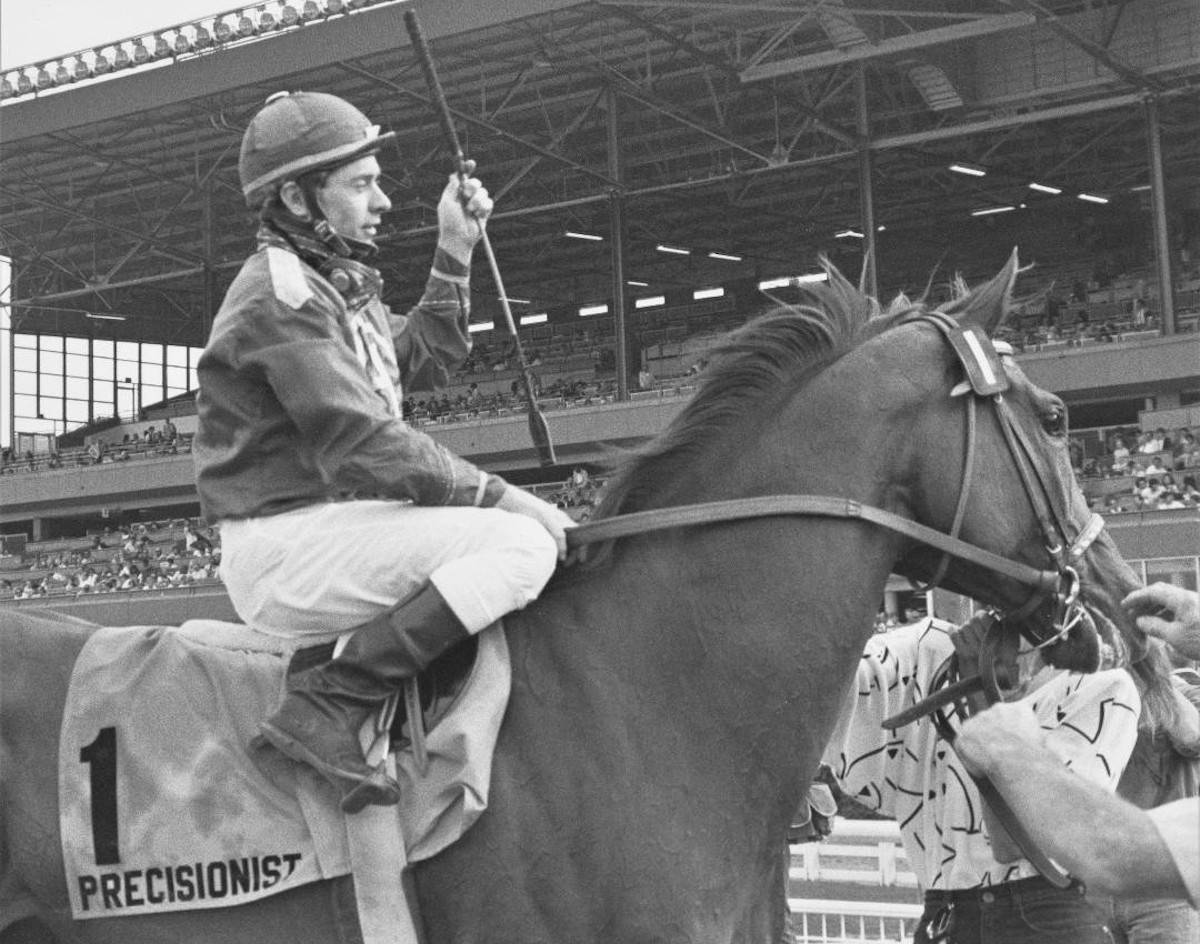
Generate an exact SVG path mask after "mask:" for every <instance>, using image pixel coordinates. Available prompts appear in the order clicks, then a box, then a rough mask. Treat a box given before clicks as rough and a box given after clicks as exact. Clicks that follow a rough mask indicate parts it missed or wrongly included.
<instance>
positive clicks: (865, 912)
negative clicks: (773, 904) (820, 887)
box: [788, 898, 922, 944]
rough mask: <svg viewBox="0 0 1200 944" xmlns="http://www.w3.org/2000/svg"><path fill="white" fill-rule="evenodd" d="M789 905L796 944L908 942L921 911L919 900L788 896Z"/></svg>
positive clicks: (900, 943)
mask: <svg viewBox="0 0 1200 944" xmlns="http://www.w3.org/2000/svg"><path fill="white" fill-rule="evenodd" d="M788 907H789V908H790V909H791V912H792V935H793V938H794V940H795V941H796V942H797V944H859V942H862V941H886V942H890V944H907V942H909V941H911V940H912V938H913V933H914V931H915V930H916V926H917V920H918V919H919V918H920V917H921V911H922V908H921V906H920V905H916V904H912V905H906V904H901V903H894V902H873V901H833V900H830V899H823V898H789V899H788Z"/></svg>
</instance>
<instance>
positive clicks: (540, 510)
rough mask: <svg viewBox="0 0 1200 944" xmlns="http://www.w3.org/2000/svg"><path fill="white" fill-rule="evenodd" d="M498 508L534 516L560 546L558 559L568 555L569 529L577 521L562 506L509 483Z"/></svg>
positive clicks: (530, 516)
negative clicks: (552, 503) (559, 506)
mask: <svg viewBox="0 0 1200 944" xmlns="http://www.w3.org/2000/svg"><path fill="white" fill-rule="evenodd" d="M496 507H497V508H502V509H504V510H505V511H511V512H512V513H513V514H515V515H525V516H526V517H528V518H532V519H533V520H534V521H536V522H537V523H538V524H540V525H541V526H542V527H543V528H545V529H546V530H547V531H549V532H550V536H551V537H552V538H554V543H555V545H557V547H558V559H559V560H563V559H565V558H566V556H567V529H568V528H573V527H575V521H574V520H573V519H572V518H571V516H570V515H568V514H567V513H566V512H565V511H563V510H562V509H561V508H558V507H557V506H555V505H551V504H550V503H549V502H546V501H542V499H540V498H538V497H537V496H536V495H531V494H530V493H529V492H527V491H525V490H524V489H523V488H518V487H517V486H515V485H509V486H508V488H506V489H505V490H504V494H503V495H501V496H500V500H499V501H498V502H496Z"/></svg>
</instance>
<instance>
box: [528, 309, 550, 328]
mask: <svg viewBox="0 0 1200 944" xmlns="http://www.w3.org/2000/svg"><path fill="white" fill-rule="evenodd" d="M549 320H550V316H549V315H548V314H546V313H545V312H544V311H543V312H539V313H538V314H536V315H522V316H521V324H523V325H535V324H545V323H546V322H547V321H549Z"/></svg>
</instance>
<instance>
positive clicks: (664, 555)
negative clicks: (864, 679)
mask: <svg viewBox="0 0 1200 944" xmlns="http://www.w3.org/2000/svg"><path fill="white" fill-rule="evenodd" d="M890 564H891V549H890V547H889V542H888V540H886V539H885V538H884V537H882V536H881V535H880V533H879V532H878V531H874V530H872V529H871V528H870V526H869V525H863V524H861V523H859V524H850V523H846V522H822V521H812V520H797V519H769V520H766V521H760V522H756V523H739V524H736V525H722V526H701V527H699V528H695V529H690V530H687V531H679V532H673V533H668V534H667V535H665V536H661V537H658V538H653V539H639V540H635V541H631V542H629V544H628V546H627V547H624V548H619V549H618V551H617V553H616V556H615V559H614V561H613V563H612V564H611V566H609V567H608V568H606V569H604V570H602V571H599V572H597V573H595V574H593V575H591V576H590V577H587V578H584V579H579V580H576V581H574V582H569V583H567V584H566V585H564V586H560V587H556V588H555V589H554V590H552V591H551V592H550V593H548V594H546V595H545V596H544V597H543V599H542V600H540V601H538V602H537V603H536V604H534V605H533V606H532V607H530V608H529V609H528V610H526V611H525V612H524V613H522V614H520V615H519V616H518V623H519V625H521V626H522V627H523V628H524V629H525V630H528V631H527V632H522V633H520V634H518V638H517V639H516V640H515V641H516V644H517V645H518V646H519V647H520V652H518V654H517V657H516V658H514V666H517V667H519V668H518V672H527V673H529V677H528V678H527V679H524V680H521V683H520V684H525V685H528V686H529V687H530V688H536V687H538V686H539V684H542V681H541V680H539V679H538V678H535V677H534V676H536V675H541V674H542V673H546V674H550V673H553V674H556V675H557V676H558V679H557V681H556V682H555V683H554V687H555V688H556V689H559V690H561V692H562V695H563V697H564V698H566V699H570V698H572V697H573V694H572V693H573V691H574V690H576V689H583V690H586V691H587V692H588V696H587V697H589V698H592V699H594V703H591V704H589V711H591V712H595V713H598V714H600V715H606V714H607V715H609V716H611V717H612V718H613V723H614V726H615V725H617V724H621V725H625V726H629V725H641V724H650V725H652V726H656V727H659V728H661V727H662V726H663V725H664V724H665V725H666V726H667V727H668V728H670V727H671V726H672V725H674V726H679V727H681V728H686V729H687V732H686V733H684V734H682V735H681V736H683V737H685V738H687V737H694V738H696V739H697V740H699V741H702V742H711V743H713V744H721V745H724V748H725V749H727V748H729V747H730V745H731V744H732V742H733V741H734V740H739V739H740V740H746V739H749V740H751V741H753V742H755V743H759V744H760V746H761V747H764V749H765V747H766V745H770V747H769V750H770V753H771V757H770V759H769V761H768V759H767V758H765V757H764V758H760V760H762V761H763V763H764V765H765V766H766V767H769V768H770V769H769V770H766V769H764V770H758V771H750V770H747V771H746V774H747V780H748V781H750V780H755V779H756V778H757V781H756V784H755V785H754V789H755V790H758V791H762V790H763V784H766V783H772V782H773V783H774V784H775V786H776V787H777V788H780V787H781V786H782V789H784V791H785V795H786V790H787V788H788V786H789V783H790V782H791V781H794V784H795V785H796V786H797V787H798V784H799V783H800V782H801V781H802V780H803V779H804V778H806V777H808V776H810V775H811V774H812V773H813V772H814V771H815V765H816V761H817V758H818V756H819V754H820V751H821V749H822V748H823V746H824V743H825V741H826V740H827V738H828V736H829V734H830V732H831V731H832V726H833V723H834V721H835V720H836V713H837V711H838V709H839V708H840V703H841V699H842V695H843V693H844V691H845V689H846V685H847V683H848V681H849V678H850V676H851V674H852V673H853V666H854V665H855V663H856V662H857V659H858V658H859V656H860V654H861V652H862V645H863V642H864V640H865V637H866V635H867V633H868V632H869V627H870V625H871V619H872V617H873V615H874V613H875V612H876V610H877V608H878V603H879V599H880V597H881V596H882V590H883V586H884V583H885V581H886V579H887V574H888V571H889V569H890ZM605 689H607V691H605ZM667 719H670V720H667ZM659 747H661V745H659ZM646 751H647V753H652V752H653V751H654V746H653V742H652V741H648V742H647V747H646ZM646 763H647V764H649V765H663V764H668V765H669V764H672V763H680V764H681V765H685V766H686V764H687V763H688V761H687V759H686V758H682V757H676V756H672V755H671V753H670V752H667V753H665V754H659V755H658V756H655V757H649V758H647V759H646ZM764 774H766V776H763V775H764ZM731 776H732V775H731ZM746 788H747V789H749V787H746ZM731 789H741V788H734V787H732V786H731ZM768 792H769V791H768ZM743 799H747V800H751V799H755V798H754V797H743ZM757 800H759V801H764V802H765V801H768V800H769V801H771V802H780V800H779V797H778V796H776V797H767V796H765V795H764V796H760V797H757ZM783 802H784V805H785V806H786V805H787V801H783ZM790 812H791V811H790V810H788V811H787V813H788V814H790Z"/></svg>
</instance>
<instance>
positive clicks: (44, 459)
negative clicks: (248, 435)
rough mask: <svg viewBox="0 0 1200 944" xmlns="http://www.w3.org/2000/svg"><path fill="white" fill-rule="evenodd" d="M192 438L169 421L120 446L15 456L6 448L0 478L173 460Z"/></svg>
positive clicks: (133, 435) (186, 449)
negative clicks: (135, 461)
mask: <svg viewBox="0 0 1200 944" xmlns="http://www.w3.org/2000/svg"><path fill="white" fill-rule="evenodd" d="M191 444H192V438H191V436H188V435H184V434H181V433H180V432H179V431H178V430H177V429H176V427H175V424H174V423H172V422H171V421H170V420H169V419H168V420H166V421H165V422H164V423H163V425H162V426H161V427H158V428H156V427H154V426H150V427H148V428H147V429H146V431H145V434H144V435H143V434H142V433H137V432H134V433H126V434H125V435H124V437H123V438H122V440H121V441H120V442H119V443H113V444H111V445H110V444H108V443H105V442H101V441H94V442H92V443H90V444H88V445H86V446H70V447H66V448H62V449H55V450H52V451H51V452H48V453H35V452H33V451H27V452H26V453H25V454H24V455H20V456H18V455H16V454H14V452H13V450H12V449H11V448H9V447H5V448H4V450H3V452H2V453H0V475H13V474H15V473H17V472H38V471H42V470H50V469H64V468H72V467H78V466H89V465H104V464H107V463H111V462H129V461H130V460H132V459H144V458H151V457H155V456H174V455H179V454H180V453H186V452H189V451H190V450H191Z"/></svg>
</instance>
